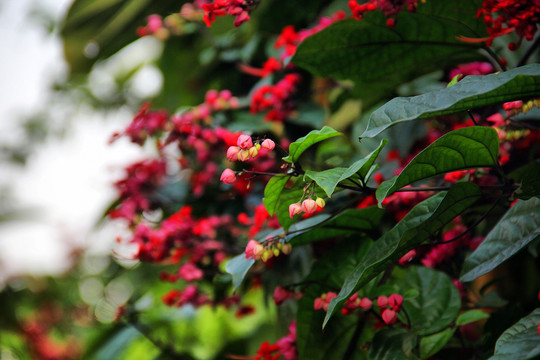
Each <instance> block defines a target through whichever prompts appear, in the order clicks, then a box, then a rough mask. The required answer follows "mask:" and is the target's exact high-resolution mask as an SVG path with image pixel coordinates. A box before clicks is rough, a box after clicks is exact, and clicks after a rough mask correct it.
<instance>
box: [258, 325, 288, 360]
mask: <svg viewBox="0 0 540 360" xmlns="http://www.w3.org/2000/svg"><path fill="white" fill-rule="evenodd" d="M281 356H283V359H284V360H296V359H298V351H297V348H296V321H293V322H292V323H291V324H290V325H289V333H288V334H287V335H285V336H284V337H282V338H281V339H279V340H278V341H277V342H276V343H275V344H270V343H269V342H268V341H265V342H263V343H262V344H261V347H260V348H259V350H257V355H255V357H254V359H255V360H277V359H279V358H280V357H281Z"/></svg>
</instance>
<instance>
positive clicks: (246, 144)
mask: <svg viewBox="0 0 540 360" xmlns="http://www.w3.org/2000/svg"><path fill="white" fill-rule="evenodd" d="M237 145H238V146H240V147H241V148H242V149H243V150H245V149H249V148H250V147H253V141H252V140H251V136H249V135H240V136H239V137H238V141H237Z"/></svg>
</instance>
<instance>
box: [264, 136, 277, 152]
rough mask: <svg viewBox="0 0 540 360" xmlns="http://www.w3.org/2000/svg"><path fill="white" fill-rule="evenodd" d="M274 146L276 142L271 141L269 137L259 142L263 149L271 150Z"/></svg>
mask: <svg viewBox="0 0 540 360" xmlns="http://www.w3.org/2000/svg"><path fill="white" fill-rule="evenodd" d="M275 146H276V143H275V142H273V141H272V140H270V139H266V140H264V141H263V142H262V144H261V147H262V148H263V149H266V150H268V151H270V150H273V149H274V147H275Z"/></svg>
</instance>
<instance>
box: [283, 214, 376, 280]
mask: <svg viewBox="0 0 540 360" xmlns="http://www.w3.org/2000/svg"><path fill="white" fill-rule="evenodd" d="M383 214H384V211H383V210H381V209H379V208H377V207H368V208H364V209H349V210H346V211H344V212H343V213H341V214H339V215H337V216H336V217H335V218H333V219H331V220H328V221H325V222H324V223H323V224H321V226H319V227H317V228H316V229H313V230H310V231H307V232H304V233H296V234H291V235H288V236H287V237H286V239H288V238H289V237H290V239H291V240H290V241H291V244H293V245H295V246H296V245H303V244H308V243H311V242H315V241H319V240H324V239H330V238H334V237H337V236H347V235H354V234H358V233H360V232H367V231H372V230H374V229H376V228H377V225H378V223H379V221H380V220H381V218H382V216H383ZM311 219H312V218H310V219H306V220H303V221H301V222H298V223H296V224H294V225H293V226H291V229H290V230H291V231H293V230H296V228H297V226H299V225H300V224H302V223H303V222H305V221H309V220H311ZM320 221H321V220H319V222H320ZM340 285H341V284H340Z"/></svg>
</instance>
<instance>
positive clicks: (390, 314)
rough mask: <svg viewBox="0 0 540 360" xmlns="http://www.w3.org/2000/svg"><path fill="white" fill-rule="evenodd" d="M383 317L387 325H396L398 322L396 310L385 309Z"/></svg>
mask: <svg viewBox="0 0 540 360" xmlns="http://www.w3.org/2000/svg"><path fill="white" fill-rule="evenodd" d="M381 316H382V319H383V321H384V323H385V324H386V325H391V324H395V323H396V322H397V315H396V312H395V311H394V310H390V309H384V311H383V312H382V315H381Z"/></svg>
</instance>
